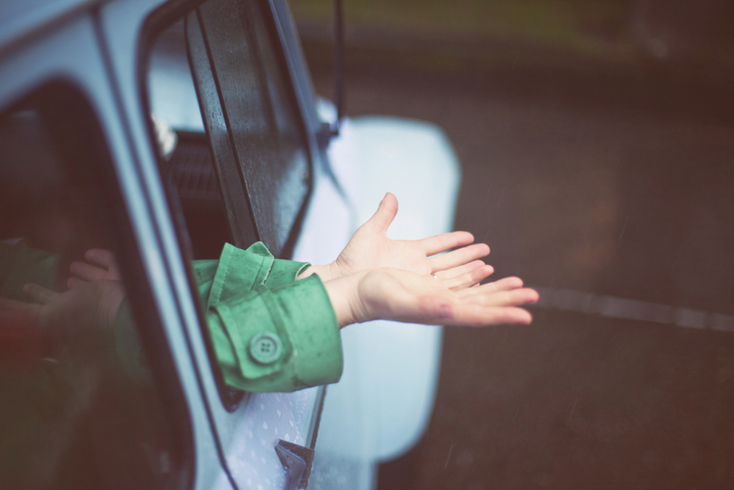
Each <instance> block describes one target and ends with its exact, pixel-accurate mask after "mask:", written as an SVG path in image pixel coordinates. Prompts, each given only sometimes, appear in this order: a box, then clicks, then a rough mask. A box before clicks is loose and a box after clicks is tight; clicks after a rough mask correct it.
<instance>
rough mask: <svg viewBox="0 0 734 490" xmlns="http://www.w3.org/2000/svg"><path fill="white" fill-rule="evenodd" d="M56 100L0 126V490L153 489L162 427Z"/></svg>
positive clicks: (104, 209)
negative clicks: (0, 488)
mask: <svg viewBox="0 0 734 490" xmlns="http://www.w3.org/2000/svg"><path fill="white" fill-rule="evenodd" d="M68 96H69V94H68V89H65V90H63V91H60V92H59V93H58V94H55V92H54V90H53V89H51V90H46V91H45V92H44V93H43V96H42V97H41V96H38V97H35V98H32V99H30V101H29V102H27V103H26V104H24V106H23V108H22V110H16V111H13V112H11V113H9V114H5V115H4V116H3V117H2V118H0V434H2V436H0V475H2V476H1V477H0V478H1V480H2V483H0V486H2V487H3V488H13V489H22V488H28V489H66V488H68V489H87V488H89V489H92V488H94V489H99V488H149V487H156V488H163V487H165V486H166V483H167V482H170V481H171V477H172V474H173V469H174V468H173V463H174V462H173V452H172V441H171V432H170V425H169V423H168V420H167V419H166V417H165V415H164V413H163V411H162V406H161V403H160V399H159V397H158V395H157V394H156V390H155V389H154V385H153V383H152V378H151V374H150V372H149V370H148V367H147V363H146V360H145V356H144V355H143V354H142V350H141V347H140V345H139V342H138V336H137V331H136V325H135V323H134V321H133V319H132V315H131V313H130V311H131V307H130V304H129V303H130V302H129V299H128V298H127V297H126V289H125V286H124V284H123V281H122V277H121V274H120V271H119V268H118V267H117V266H116V264H115V258H114V255H113V252H112V251H116V252H119V251H120V244H119V241H118V239H117V236H116V227H115V226H114V224H113V220H114V216H112V213H111V210H112V209H113V207H112V204H111V203H110V202H109V194H110V193H109V192H106V190H105V189H104V186H105V183H104V179H103V178H100V175H102V174H101V173H100V170H99V169H100V168H102V166H104V165H109V164H110V163H109V161H108V159H106V158H104V155H102V158H100V154H99V152H97V151H95V150H98V149H99V148H98V147H97V148H96V149H95V147H94V145H89V144H88V143H87V141H88V139H89V138H88V134H86V133H87V131H86V128H82V127H80V128H78V129H76V130H75V128H74V125H75V123H76V121H78V120H84V118H83V117H81V116H80V117H78V118H75V119H74V120H64V119H62V118H59V117H58V114H55V113H56V112H58V107H56V104H57V102H56V99H55V97H59V99H60V98H62V97H65V98H67V100H68ZM74 113H76V114H84V113H89V110H88V108H87V107H85V106H81V107H77V108H76V110H75V111H74Z"/></svg>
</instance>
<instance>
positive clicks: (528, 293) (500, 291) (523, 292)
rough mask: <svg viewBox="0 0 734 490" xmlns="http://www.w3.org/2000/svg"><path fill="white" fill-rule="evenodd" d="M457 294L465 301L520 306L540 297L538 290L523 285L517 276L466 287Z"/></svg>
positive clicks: (488, 304) (486, 304) (484, 304)
mask: <svg viewBox="0 0 734 490" xmlns="http://www.w3.org/2000/svg"><path fill="white" fill-rule="evenodd" d="M457 294H458V295H459V296H460V298H461V299H462V301H463V302H467V303H470V304H479V305H483V306H520V305H526V304H532V303H535V302H537V301H538V298H539V296H538V293H537V291H535V290H534V289H530V288H524V287H522V281H520V280H519V279H517V278H507V279H502V280H501V281H497V282H496V283H490V284H485V285H483V286H479V287H478V288H469V289H464V290H461V291H459V292H457Z"/></svg>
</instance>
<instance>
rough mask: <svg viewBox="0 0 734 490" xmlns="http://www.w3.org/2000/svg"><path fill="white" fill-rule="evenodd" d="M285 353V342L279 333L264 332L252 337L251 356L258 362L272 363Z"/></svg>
mask: <svg viewBox="0 0 734 490" xmlns="http://www.w3.org/2000/svg"><path fill="white" fill-rule="evenodd" d="M282 354H283V344H282V342H281V341H280V337H278V335H277V334H274V333H271V332H263V333H259V334H257V335H255V336H253V337H252V338H251V339H250V357H252V359H253V360H254V361H255V362H257V363H258V364H272V363H274V362H275V361H277V360H278V359H280V356H281V355H282Z"/></svg>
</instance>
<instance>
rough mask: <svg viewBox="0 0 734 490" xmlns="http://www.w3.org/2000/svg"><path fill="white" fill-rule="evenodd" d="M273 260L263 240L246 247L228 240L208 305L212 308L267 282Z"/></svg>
mask: <svg viewBox="0 0 734 490" xmlns="http://www.w3.org/2000/svg"><path fill="white" fill-rule="evenodd" d="M273 260H274V259H273V255H272V254H271V253H270V252H269V251H268V249H267V248H265V245H263V244H262V243H261V242H257V243H255V244H253V245H252V246H251V247H250V248H248V249H247V250H242V249H240V248H237V247H235V246H234V245H231V244H229V243H225V244H224V249H222V255H221V256H220V258H219V265H218V267H217V272H216V274H215V276H214V279H213V282H212V286H211V290H210V292H209V300H208V302H207V306H208V307H210V308H211V307H213V306H215V305H216V304H218V303H220V302H222V301H226V300H228V299H229V298H233V297H236V296H238V295H241V294H242V293H243V292H247V291H251V290H253V289H254V288H255V287H257V286H259V285H262V284H264V283H265V280H266V279H267V277H268V274H269V273H270V269H271V267H272V265H273Z"/></svg>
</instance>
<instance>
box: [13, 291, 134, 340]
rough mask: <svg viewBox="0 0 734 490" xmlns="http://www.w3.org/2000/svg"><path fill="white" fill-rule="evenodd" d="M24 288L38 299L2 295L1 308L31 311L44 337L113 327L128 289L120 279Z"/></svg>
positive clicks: (63, 336)
mask: <svg viewBox="0 0 734 490" xmlns="http://www.w3.org/2000/svg"><path fill="white" fill-rule="evenodd" d="M23 291H24V292H25V293H26V294H28V296H29V297H30V298H31V299H32V300H33V301H34V302H33V303H31V302H23V301H17V300H11V299H7V298H0V310H26V311H28V312H30V313H31V314H32V315H33V316H34V318H35V322H36V324H37V325H38V327H39V328H40V330H41V332H42V333H43V335H44V336H47V337H49V338H52V339H64V338H67V337H71V336H74V335H77V334H79V333H81V332H83V331H85V330H91V329H99V328H112V326H113V325H114V322H115V318H116V316H117V311H118V310H119V308H120V304H121V303H122V300H123V298H124V297H125V290H124V287H123V286H122V283H121V282H120V281H110V280H99V281H95V282H92V283H83V284H78V285H76V286H75V287H74V288H72V289H69V290H67V291H65V292H63V293H57V292H55V291H52V290H50V289H46V288H44V287H41V286H39V285H37V284H26V285H24V286H23Z"/></svg>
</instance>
